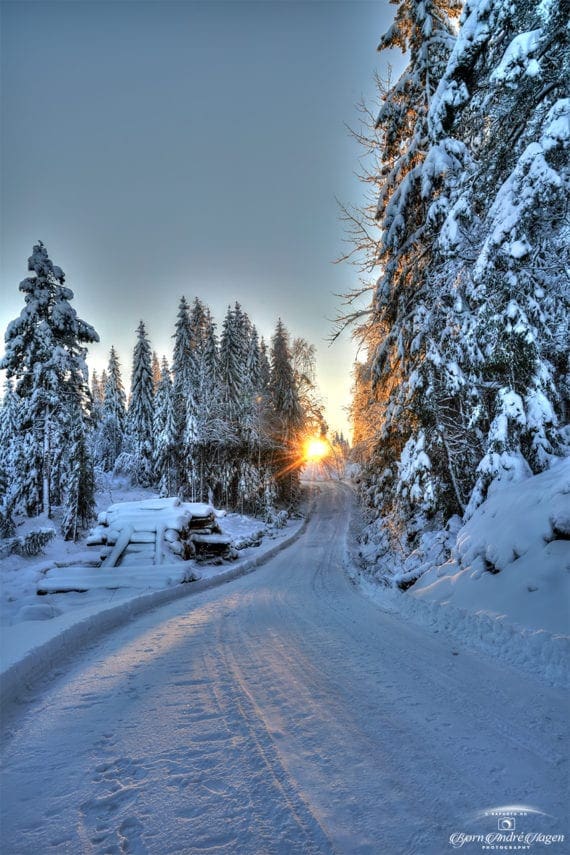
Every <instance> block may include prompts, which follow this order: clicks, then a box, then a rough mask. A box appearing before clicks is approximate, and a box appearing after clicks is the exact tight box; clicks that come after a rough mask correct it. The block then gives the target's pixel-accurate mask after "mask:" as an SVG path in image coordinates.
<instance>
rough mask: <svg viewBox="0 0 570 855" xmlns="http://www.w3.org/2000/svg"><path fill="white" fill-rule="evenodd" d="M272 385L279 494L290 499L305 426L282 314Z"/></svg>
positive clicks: (275, 343) (273, 357) (275, 338)
mask: <svg viewBox="0 0 570 855" xmlns="http://www.w3.org/2000/svg"><path fill="white" fill-rule="evenodd" d="M269 389H270V400H271V408H272V413H273V420H274V427H273V441H274V443H275V445H276V446H277V448H278V449H279V453H278V455H277V465H278V473H277V478H278V490H279V498H280V499H282V500H284V501H288V502H290V501H293V500H294V499H295V498H296V496H297V493H298V489H299V471H298V468H296V466H295V461H296V459H297V458H298V454H299V452H298V448H297V441H298V438H299V436H300V434H301V432H302V430H303V427H304V418H303V410H302V408H301V404H300V401H299V393H298V389H297V384H296V382H295V373H294V370H293V365H292V362H291V351H290V349H289V335H288V333H287V330H286V329H285V326H284V324H283V322H282V321H281V319H280V318H279V320H278V321H277V325H276V327H275V333H274V335H273V339H272V341H271V377H270V385H269Z"/></svg>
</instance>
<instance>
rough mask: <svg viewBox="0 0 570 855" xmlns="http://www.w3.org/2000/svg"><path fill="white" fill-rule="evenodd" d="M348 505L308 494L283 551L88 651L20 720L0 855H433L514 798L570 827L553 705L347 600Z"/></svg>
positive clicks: (8, 751) (10, 749)
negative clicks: (306, 512)
mask: <svg viewBox="0 0 570 855" xmlns="http://www.w3.org/2000/svg"><path fill="white" fill-rule="evenodd" d="M351 501H352V497H351V493H350V491H349V490H348V489H347V488H345V487H343V486H342V485H338V484H337V485H335V484H330V485H323V489H322V491H321V495H320V498H319V501H318V506H317V510H316V512H315V514H314V516H313V519H312V521H311V523H310V524H309V527H308V530H307V532H306V534H305V535H304V536H303V537H302V538H301V539H300V540H299V541H298V542H297V543H296V544H295V545H293V546H292V547H290V548H289V549H288V550H286V551H285V552H283V553H282V554H280V555H279V556H277V557H276V558H274V559H273V560H272V561H271V562H270V563H268V564H267V565H266V566H265V567H263V568H261V569H260V570H258V571H256V572H255V573H252V574H251V575H249V576H246V577H244V578H241V579H239V580H237V581H235V582H232V583H230V584H228V585H224V586H222V587H220V588H216V589H213V590H211V591H206V592H203V593H201V594H198V595H196V596H195V597H189V598H186V599H183V600H180V601H176V602H174V603H172V604H170V605H168V606H165V607H163V608H160V609H158V610H156V611H154V612H152V613H149V614H147V615H146V616H144V617H142V618H139V619H138V620H136V621H135V622H133V623H131V624H130V625H129V626H126V627H124V628H123V629H121V630H120V631H117V632H114V633H113V634H111V635H109V636H107V637H105V638H104V639H103V640H100V641H99V642H98V644H97V645H96V646H94V647H93V648H92V649H90V650H87V651H85V654H84V655H82V656H81V657H80V658H78V659H77V660H76V661H75V662H74V663H73V665H72V666H70V667H69V668H67V669H66V671H65V673H61V674H59V676H57V677H56V678H53V679H52V681H51V683H50V684H49V685H48V686H45V687H44V688H43V689H42V690H41V691H38V692H37V694H36V697H35V698H34V699H32V700H31V701H30V703H29V705H26V706H25V707H22V708H21V711H20V712H19V713H18V714H16V715H15V716H14V717H13V718H12V719H11V720H10V721H9V723H8V726H9V731H10V732H9V733H8V734H7V738H6V741H5V747H4V752H3V759H4V771H3V782H4V784H3V791H2V829H1V843H2V847H1V848H2V852H5V853H7V855H16V853H45V852H50V851H53V852H57V853H88V852H96V853H115V852H116V853H121V852H131V853H146V852H149V853H156V855H165V853H185V852H187V853H203V852H207V853H211V855H214V853H232V855H233V853H235V854H236V855H265V853H321V852H323V853H324V852H345V853H373V855H405V853H413V855H429V853H437V855H442V853H445V852H451V851H454V850H453V849H452V847H451V846H450V844H449V836H450V834H452V833H454V832H462V831H466V830H467V829H468V828H469V829H473V828H474V826H473V822H474V820H473V817H474V815H475V814H476V813H477V812H480V811H483V810H485V809H488V808H492V807H497V806H501V805H510V804H514V803H524V804H526V805H531V806H533V807H534V808H537V809H540V810H542V811H544V812H546V813H548V814H549V815H550V817H549V821H548V830H549V831H550V832H564V831H566V832H567V831H568V829H565V828H564V825H565V822H564V817H565V799H564V797H565V795H566V794H567V793H566V789H565V782H566V768H565V764H564V762H562V758H563V757H566V756H567V752H566V750H565V749H566V747H567V743H566V742H565V741H564V740H565V738H566V724H565V718H566V713H567V707H566V705H565V701H564V694H563V693H562V692H561V691H559V690H555V689H550V688H548V687H545V686H543V685H541V684H539V683H538V682H534V681H533V679H532V678H529V677H526V676H522V675H520V674H518V673H517V672H515V671H514V670H511V669H508V668H506V667H504V666H502V665H501V664H500V663H498V662H496V661H489V660H486V659H483V658H482V657H481V656H478V655H474V654H471V653H468V652H466V651H464V650H459V651H458V650H457V649H456V648H454V647H453V646H452V645H451V644H450V642H449V641H447V640H446V639H444V638H441V637H439V636H437V635H434V634H430V633H427V632H426V631H425V630H423V629H421V628H418V627H415V626H410V625H406V624H403V623H402V622H401V620H399V619H398V618H397V617H395V616H393V615H389V614H386V613H384V612H382V611H380V610H379V609H378V607H377V606H376V605H374V604H373V603H371V602H369V601H368V600H366V599H364V598H363V597H362V596H360V595H359V594H358V593H357V592H356V591H355V590H354V589H353V588H352V587H351V585H350V583H349V582H348V581H347V579H346V577H345V575H344V572H343V556H344V548H345V547H344V535H345V531H346V526H347V522H348V509H349V506H350V503H351ZM527 825H528V827H529V828H530V826H531V825H532V822H530V823H527ZM493 827H494V829H496V825H494V826H493ZM480 830H486V829H485V828H484V827H483V826H481V828H480ZM567 840H568V837H567ZM543 848H544V849H545V851H548V852H550V853H555V852H564V851H568V850H567V849H566V848H565V844H564V845H561V846H557V845H554V846H549V847H542V846H538V845H537V846H536V847H533V851H542V849H543ZM463 851H465V852H473V851H478V852H479V851H481V847H480V845H478V846H475V845H474V846H469V845H466V846H464V847H463Z"/></svg>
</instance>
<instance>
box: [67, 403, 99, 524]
mask: <svg viewBox="0 0 570 855" xmlns="http://www.w3.org/2000/svg"><path fill="white" fill-rule="evenodd" d="M67 436H68V438H69V443H70V444H69V452H68V456H67V458H66V466H65V470H64V476H63V479H62V480H63V518H62V523H61V529H62V533H63V536H64V538H65V540H77V538H78V536H79V530H80V528H81V527H84V526H86V525H87V524H88V522H89V520H90V519H92V517H93V515H94V509H95V500H94V492H95V482H94V477H93V462H92V460H91V456H90V453H89V447H88V436H87V430H86V423H85V419H84V417H83V412H82V408H81V404H80V402H79V401H76V402H75V404H74V405H73V407H72V410H71V412H70V414H69V418H68V429H67Z"/></svg>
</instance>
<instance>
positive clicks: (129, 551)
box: [87, 498, 231, 568]
mask: <svg viewBox="0 0 570 855" xmlns="http://www.w3.org/2000/svg"><path fill="white" fill-rule="evenodd" d="M87 545H88V546H93V547H98V548H99V550H100V557H101V559H102V562H101V566H102V567H106V568H109V567H117V566H119V565H122V566H134V565H137V564H155V565H160V564H163V563H168V562H171V561H172V560H177V559H182V560H187V559H189V558H194V557H196V556H202V555H204V554H206V555H211V554H216V555H222V556H224V555H228V554H229V552H230V548H231V539H230V538H229V537H226V536H225V535H223V534H222V532H221V529H220V526H219V524H218V520H217V517H216V512H215V510H214V508H213V507H212V505H208V504H205V503H203V502H182V501H181V500H180V499H178V498H168V499H145V500H143V501H140V502H120V503H118V504H116V505H111V506H110V507H109V508H108V509H107V510H106V511H103V512H102V513H100V514H99V517H98V519H97V525H96V526H95V528H94V529H93V530H92V531H91V533H90V535H89V537H88V538H87Z"/></svg>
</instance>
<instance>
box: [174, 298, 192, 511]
mask: <svg viewBox="0 0 570 855" xmlns="http://www.w3.org/2000/svg"><path fill="white" fill-rule="evenodd" d="M172 387H173V388H172V394H173V404H174V423H175V427H176V438H177V439H176V447H177V449H178V451H177V460H176V481H177V491H178V492H182V493H183V494H184V495H186V494H188V492H189V490H188V472H187V459H188V454H187V449H186V441H187V438H188V436H189V434H190V433H191V431H192V425H190V428H189V426H188V413H189V412H190V413H192V412H194V411H195V388H194V363H193V357H192V329H191V324H190V311H189V308H188V303H187V301H186V298H185V297H181V299H180V303H179V306H178V315H177V318H176V324H175V330H174V353H173V358H172Z"/></svg>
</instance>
